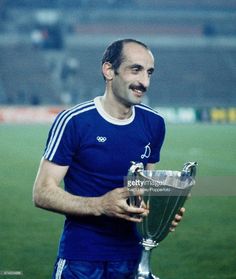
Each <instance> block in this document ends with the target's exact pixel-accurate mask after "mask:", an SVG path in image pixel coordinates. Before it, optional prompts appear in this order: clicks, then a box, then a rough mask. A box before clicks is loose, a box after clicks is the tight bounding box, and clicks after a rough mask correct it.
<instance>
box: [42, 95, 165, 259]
mask: <svg viewBox="0 0 236 279" xmlns="http://www.w3.org/2000/svg"><path fill="white" fill-rule="evenodd" d="M164 135H165V124H164V120H163V118H162V117H160V116H159V115H158V114H157V112H156V111H154V110H152V109H151V108H150V107H148V106H145V105H142V104H141V105H135V106H134V107H133V111H132V116H131V117H130V118H129V119H125V120H118V119H115V118H112V117H111V116H110V115H108V114H107V113H106V112H105V111H104V110H103V108H102V105H101V102H100V97H97V98H95V99H94V100H93V101H90V102H86V103H83V104H80V105H77V106H75V107H73V108H71V109H68V110H66V111H63V112H61V113H60V114H59V115H58V116H57V118H56V120H55V121H54V123H53V125H52V127H51V130H50V132H49V136H48V141H47V146H46V149H45V152H44V158H45V159H47V160H49V161H51V162H54V163H56V164H58V165H63V166H69V169H68V172H67V174H66V176H65V178H64V184H65V190H66V191H68V192H69V193H71V194H73V195H79V196H83V197H98V196H101V195H103V194H105V193H107V192H108V191H111V190H113V189H115V188H117V187H123V186H124V177H125V176H126V175H127V171H128V169H129V167H130V165H131V164H130V162H131V161H136V162H142V163H143V164H144V165H146V164H147V163H156V162H158V161H159V158H160V149H161V146H162V143H163V140H164ZM139 242H140V236H139V235H138V233H137V230H136V224H135V223H133V222H129V221H126V220H122V219H119V218H111V217H108V216H99V217H97V216H82V217H75V216H66V220H65V224H64V230H63V233H62V237H61V241H60V246H59V255H58V256H59V257H60V258H65V259H71V260H89V261H92V260H94V261H95V260H129V259H137V258H138V257H139V256H140V245H139Z"/></svg>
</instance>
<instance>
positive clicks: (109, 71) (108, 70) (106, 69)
mask: <svg viewBox="0 0 236 279" xmlns="http://www.w3.org/2000/svg"><path fill="white" fill-rule="evenodd" d="M102 73H103V75H104V77H105V79H106V80H108V81H109V80H112V79H113V77H114V70H113V68H112V64H111V63H109V62H105V63H104V64H103V65H102Z"/></svg>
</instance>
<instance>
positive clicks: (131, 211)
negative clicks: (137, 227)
mask: <svg viewBox="0 0 236 279" xmlns="http://www.w3.org/2000/svg"><path fill="white" fill-rule="evenodd" d="M128 197H129V191H128V189H127V188H124V187H123V188H116V189H114V190H112V191H110V192H108V193H106V194H105V195H103V196H102V197H101V198H100V200H99V212H100V214H104V215H107V216H110V217H118V218H122V219H125V220H127V221H131V222H141V221H142V217H143V216H146V215H147V214H148V213H149V211H148V209H147V208H146V207H145V205H144V204H142V206H141V207H140V208H137V207H134V206H129V205H128V203H127V199H128ZM134 215H137V217H135V216H134Z"/></svg>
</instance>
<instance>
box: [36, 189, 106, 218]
mask: <svg viewBox="0 0 236 279" xmlns="http://www.w3.org/2000/svg"><path fill="white" fill-rule="evenodd" d="M33 201H34V204H35V206H37V207H40V208H44V209H47V210H50V211H54V212H58V213H61V214H65V215H67V214H68V215H77V216H82V215H95V216H99V215H101V213H100V211H99V198H87V197H79V196H75V195H72V194H70V193H68V192H66V191H64V190H63V189H62V188H60V187H58V186H46V187H41V188H40V190H39V189H37V185H36V186H35V187H34V192H33Z"/></svg>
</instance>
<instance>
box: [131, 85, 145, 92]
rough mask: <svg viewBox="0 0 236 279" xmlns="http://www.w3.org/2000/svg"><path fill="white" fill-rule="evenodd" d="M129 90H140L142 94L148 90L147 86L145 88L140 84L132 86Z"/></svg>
mask: <svg viewBox="0 0 236 279" xmlns="http://www.w3.org/2000/svg"><path fill="white" fill-rule="evenodd" d="M129 88H130V89H132V90H140V91H142V92H146V91H147V88H146V87H145V86H143V85H142V84H140V85H134V84H131V85H130V86H129Z"/></svg>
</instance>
